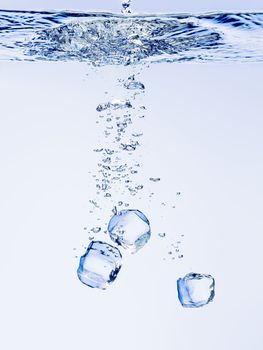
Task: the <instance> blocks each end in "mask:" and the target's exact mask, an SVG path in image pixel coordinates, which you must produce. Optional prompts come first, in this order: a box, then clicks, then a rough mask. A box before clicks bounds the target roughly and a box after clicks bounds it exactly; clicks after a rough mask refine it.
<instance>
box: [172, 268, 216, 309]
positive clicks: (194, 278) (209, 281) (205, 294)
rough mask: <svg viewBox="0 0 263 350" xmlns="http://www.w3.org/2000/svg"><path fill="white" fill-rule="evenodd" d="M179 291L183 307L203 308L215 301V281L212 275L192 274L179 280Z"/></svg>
mask: <svg viewBox="0 0 263 350" xmlns="http://www.w3.org/2000/svg"><path fill="white" fill-rule="evenodd" d="M177 290H178V298H179V300H180V302H181V304H182V306H183V307H188V308H197V307H201V306H204V305H207V304H208V303H210V302H211V301H212V300H213V299H214V296H215V280H214V278H213V277H212V276H210V275H205V274H200V273H193V272H191V273H189V274H187V275H186V276H185V277H183V278H179V279H178V281H177Z"/></svg>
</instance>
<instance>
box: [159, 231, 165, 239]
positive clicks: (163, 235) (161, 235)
mask: <svg viewBox="0 0 263 350" xmlns="http://www.w3.org/2000/svg"><path fill="white" fill-rule="evenodd" d="M158 236H159V237H161V238H164V237H165V236H166V233H165V232H161V233H158Z"/></svg>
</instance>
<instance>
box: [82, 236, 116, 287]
mask: <svg viewBox="0 0 263 350" xmlns="http://www.w3.org/2000/svg"><path fill="white" fill-rule="evenodd" d="M121 264H122V256H121V253H120V251H119V249H118V248H116V247H113V246H112V245H110V244H108V243H104V242H100V241H93V242H91V243H90V245H89V246H88V248H87V251H86V253H85V254H84V255H83V256H82V257H81V258H80V262H79V268H78V271H77V274H78V278H79V279H80V281H81V282H82V283H84V284H86V285H87V286H89V287H91V288H99V289H106V288H107V287H108V286H109V285H110V284H111V283H112V282H113V281H114V280H115V278H116V277H117V275H118V273H119V271H120V268H121Z"/></svg>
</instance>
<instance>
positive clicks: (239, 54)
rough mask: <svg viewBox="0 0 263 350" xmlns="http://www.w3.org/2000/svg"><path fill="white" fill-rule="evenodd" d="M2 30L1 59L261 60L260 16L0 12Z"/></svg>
mask: <svg viewBox="0 0 263 350" xmlns="http://www.w3.org/2000/svg"><path fill="white" fill-rule="evenodd" d="M125 3H127V2H125ZM125 6H126V5H125ZM127 8H128V7H127ZM0 30H1V32H0V33H1V34H0V59H2V60H3V59H7V60H33V61H35V60H50V61H60V60H61V61H70V60H76V61H85V62H87V63H90V64H92V65H96V66H100V65H107V64H121V65H129V64H134V63H138V62H140V61H149V62H181V61H187V62H192V61H204V62H207V61H225V60H229V61H240V62H242V61H252V62H257V61H262V60H263V35H262V34H263V14H262V13H214V14H204V15H198V16H194V15H173V14H169V15H141V16H138V15H136V16H135V15H129V16H127V15H116V14H109V13H70V12H23V11H21V12H12V11H0Z"/></svg>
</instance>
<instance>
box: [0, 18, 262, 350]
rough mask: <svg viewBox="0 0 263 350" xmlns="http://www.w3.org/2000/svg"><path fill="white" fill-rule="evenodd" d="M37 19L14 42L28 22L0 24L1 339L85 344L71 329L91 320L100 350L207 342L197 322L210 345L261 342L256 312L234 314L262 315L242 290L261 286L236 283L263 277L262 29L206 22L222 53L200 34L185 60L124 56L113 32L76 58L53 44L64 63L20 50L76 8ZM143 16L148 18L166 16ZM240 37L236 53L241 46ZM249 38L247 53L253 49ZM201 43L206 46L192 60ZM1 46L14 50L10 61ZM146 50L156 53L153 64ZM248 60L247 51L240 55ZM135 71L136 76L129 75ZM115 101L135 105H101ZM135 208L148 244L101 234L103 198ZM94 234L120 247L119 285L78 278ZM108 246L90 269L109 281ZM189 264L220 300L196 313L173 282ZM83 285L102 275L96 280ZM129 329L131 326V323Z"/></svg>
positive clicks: (105, 212)
mask: <svg viewBox="0 0 263 350" xmlns="http://www.w3.org/2000/svg"><path fill="white" fill-rule="evenodd" d="M13 14H14V13H13ZM13 14H12V16H13ZM9 15H10V13H9ZM73 15H74V14H73ZM10 16H11V15H10ZM19 16H21V14H20V15H19ZM52 16H53V17H55V16H54V14H52ZM100 16H101V17H102V15H100ZM107 16H108V17H106V19H109V18H115V19H116V16H115V15H107ZM129 16H130V15H129ZM40 17H41V16H40ZM43 17H44V15H43V16H42V19H41V20H40V22H41V23H40V24H39V26H40V29H39V32H38V33H36V26H35V23H36V22H37V20H38V18H39V16H38V14H32V16H31V21H28V28H30V26H31V27H32V37H31V39H30V40H29V41H30V44H29V45H27V40H26V41H25V42H24V41H23V40H22V41H21V42H22V45H21V44H20V43H19V41H20V39H19V36H20V35H21V37H22V38H25V36H24V34H23V32H24V30H27V29H26V28H24V29H22V28H20V27H19V26H20V21H21V18H19V20H18V21H17V27H19V28H20V29H14V27H13V29H12V30H11V32H12V31H13V32H12V33H11V32H10V33H9V34H10V36H9V38H10V40H7V37H6V33H4V32H3V31H2V32H1V33H2V34H1V43H2V44H4V45H5V44H7V45H9V47H6V48H5V49H4V50H2V51H1V59H3V61H2V62H1V67H2V69H1V86H0V90H1V97H2V99H1V115H2V118H1V128H0V131H1V138H0V142H1V145H2V146H1V151H2V153H3V157H1V159H2V172H1V177H3V180H2V181H1V184H2V185H3V191H2V190H1V198H2V200H3V206H2V209H1V212H2V216H1V232H3V233H4V234H3V235H2V239H3V241H2V244H1V247H2V252H1V259H2V261H1V264H0V266H1V276H2V293H3V298H2V300H3V301H4V303H3V306H2V308H1V310H2V316H3V319H4V322H3V327H4V330H3V336H2V339H1V342H4V345H3V346H2V348H4V349H6V348H9V347H10V348H12V349H16V348H19V347H21V348H26V349H30V350H31V349H36V348H38V346H39V339H42V342H43V344H42V346H43V348H48V347H50V344H49V343H50V339H51V340H52V344H56V345H57V347H58V348H60V347H63V348H65V349H67V348H69V349H72V348H76V347H83V344H84V342H85V341H86V338H85V337H83V336H80V335H82V334H87V331H88V333H89V334H92V336H90V337H89V339H88V342H89V346H90V347H91V348H95V349H97V348H99V349H104V348H109V346H110V345H109V339H112V338H113V337H112V335H113V334H116V329H118V331H117V334H118V341H117V342H116V341H115V342H114V347H115V348H116V350H120V349H121V348H122V347H123V344H125V347H126V348H127V350H133V349H135V348H136V347H138V343H140V346H141V347H142V348H148V347H150V348H152V349H162V348H163V344H164V343H165V349H166V350H174V349H177V348H178V349H182V350H189V349H192V348H195V349H202V348H203V347H204V329H205V330H206V333H205V344H214V345H213V346H214V347H215V348H216V350H217V349H228V348H229V347H230V348H238V349H240V350H246V349H247V348H248V347H249V346H250V347H252V348H255V349H257V347H258V344H260V343H261V340H260V339H261V338H260V335H261V330H260V325H261V323H260V322H254V325H253V327H246V324H245V323H244V319H242V317H240V312H241V313H242V315H246V319H250V320H252V319H253V320H259V319H260V315H261V313H258V311H259V310H258V305H256V306H255V305H254V304H253V303H247V302H246V301H247V300H253V297H254V295H253V293H254V290H253V289H252V288H251V286H250V285H249V284H245V283H244V271H246V272H247V275H249V276H250V279H251V280H257V278H258V276H259V275H260V266H259V264H258V261H257V260H258V257H259V256H260V254H261V252H260V247H261V246H262V240H261V235H260V232H262V230H260V227H261V226H262V218H261V217H262V213H261V203H260V198H262V195H261V194H262V190H261V189H262V181H261V179H262V176H263V174H262V165H261V158H262V155H261V153H262V152H261V150H262V132H261V130H262V118H261V115H260V113H259V111H260V110H261V109H262V107H261V95H262V91H261V90H262V87H261V82H262V79H263V76H262V64H258V62H259V61H261V58H260V55H259V53H260V50H261V49H260V45H261V44H260V43H261V41H260V38H259V40H258V41H257V40H255V39H256V35H258V34H259V33H260V31H261V29H260V27H259V26H257V27H255V28H254V29H252V25H250V27H245V26H244V25H243V26H240V27H239V28H238V27H234V26H233V25H232V24H231V23H230V24H228V23H227V22H226V23H223V24H222V23H220V25H218V23H217V22H216V20H215V18H214V19H213V20H211V19H207V21H205V22H206V23H212V24H213V28H217V25H218V28H219V27H222V33H221V36H222V38H221V39H222V42H223V45H221V46H219V47H218V48H217V50H218V51H217V53H218V56H215V53H216V51H215V48H213V47H212V48H211V49H208V47H207V46H205V45H204V46H203V47H202V45H201V44H200V46H199V47H198V48H196V49H193V48H191V47H190V49H189V51H181V57H183V58H184V60H183V62H185V63H183V64H176V63H177V62H181V61H180V59H177V58H178V57H179V55H176V54H175V55H174V54H171V55H168V59H166V56H165V51H164V52H163V53H164V55H163V53H162V52H161V59H160V60H159V58H160V57H159V58H158V57H157V56H148V57H145V58H142V59H140V60H137V59H136V55H135V54H134V52H132V53H131V54H132V55H131V60H130V61H129V60H125V62H124V65H122V64H119V62H123V61H122V57H120V56H121V55H120V53H119V51H120V50H122V49H123V47H121V46H120V50H119V46H117V45H116V52H112V53H110V54H109V55H108V56H107V57H106V53H103V52H99V53H98V55H97V53H96V51H95V50H94V52H95V57H99V58H98V59H97V60H96V59H94V57H91V58H89V57H88V58H85V57H86V56H87V55H86V53H85V52H84V53H83V52H82V51H80V52H78V50H77V48H76V49H74V50H75V51H74V50H72V51H71V48H70V51H69V53H70V54H71V53H72V55H71V56H70V55H68V56H67V54H66V53H65V52H63V50H62V51H61V52H60V53H61V57H62V58H61V60H60V58H59V59H58V60H57V61H56V55H57V56H59V54H58V53H57V52H56V51H52V50H51V51H50V53H49V52H48V51H46V52H45V57H44V59H42V58H41V56H40V57H39V58H37V56H34V53H33V52H31V53H29V52H28V51H27V50H30V49H31V48H32V46H33V48H34V49H35V50H36V45H37V43H36V39H33V38H38V37H39V36H41V35H42V34H43V33H41V31H42V29H41V27H43V25H44V27H46V29H48V28H49V29H50V30H51V29H52V27H53V26H54V27H55V26H59V25H60V23H59V22H61V21H64V19H67V18H68V19H69V17H67V15H66V16H64V18H60V19H59V21H58V23H55V22H54V23H50V24H48V25H47V26H46V24H47V23H49V19H50V16H49V15H48V14H47V15H46V19H44V18H43ZM58 17H59V16H58ZM88 17H89V16H88ZM117 17H118V18H119V16H117ZM130 17H131V18H133V16H132V15H131V16H130ZM138 17H140V19H142V18H144V17H147V18H148V19H149V16H138ZM152 17H153V18H155V20H153V24H154V23H155V21H156V18H159V17H160V18H161V19H162V20H163V19H164V17H163V16H152ZM167 17H169V18H170V17H173V16H172V15H171V16H170V15H168V16H167ZM177 17H178V16H177ZM191 17H193V16H191V15H190V16H188V17H187V16H186V18H188V19H189V18H191ZM237 17H238V16H237ZM78 18H80V17H76V21H77V20H78ZM196 18H198V16H197V17H193V21H194V20H195V19H196ZM71 19H73V17H71ZM121 19H122V16H121ZM243 19H244V16H243ZM95 20H97V17H96V18H95ZM129 20H130V18H129ZM199 20H200V19H198V21H199ZM80 21H84V22H85V18H82V19H80ZM180 21H181V20H180ZM220 21H221V22H222V19H220ZM69 22H70V19H69ZM69 22H67V23H69ZM200 22H202V20H200ZM243 22H245V21H243ZM248 22H249V21H248ZM67 23H65V22H64V23H63V25H66V24H67ZM154 25H155V24H154ZM47 27H48V28H47ZM257 28H258V29H257ZM213 30H214V29H213ZM20 33H21V34H20ZM231 33H232V34H233V33H234V34H235V35H236V42H237V43H238V45H237V49H236V52H235V54H234V53H233V52H232V49H233V46H232V47H231V46H230V47H228V46H227V45H226V44H225V43H226V42H232V43H233V41H231V40H232V38H231V35H232V34H231ZM257 33H258V34H257ZM75 34H76V33H74V36H75ZM230 34H231V35H230ZM153 35H154V34H153ZM228 35H230V36H228ZM175 36H176V35H175ZM190 37H191V35H190ZM193 37H194V35H193ZM245 38H247V46H246V47H245V45H244V50H243V49H242V45H239V44H240V40H241V41H242V40H243V41H244V42H245ZM250 39H251V43H253V45H252V44H250ZM54 40H55V39H54ZM114 40H115V39H114ZM136 40H137V39H136V38H135V39H134V40H133V41H134V42H133V45H138V42H137V44H136ZM15 41H17V44H16V43H15ZM32 42H33V43H34V44H32ZM54 42H55V41H54ZM73 42H74V40H73ZM2 44H1V45H2ZM188 44H189V43H188ZM23 45H24V46H23ZM41 45H42V44H41ZM41 45H40V46H41ZM54 45H55V44H54ZM110 45H112V44H111V43H110ZM44 46H45V42H43V45H42V46H41V49H40V50H39V52H41V50H43V47H44ZM249 46H251V47H252V46H253V47H252V53H253V55H252V56H250V57H246V54H247V52H248V51H249ZM110 47H112V46H110ZM134 47H135V46H134ZM2 48H3V45H2ZM105 48H106V46H105ZM24 49H25V51H24ZM118 50H119V51H118ZM195 50H196V51H195ZM84 51H85V50H84ZM124 51H125V50H124ZM125 52H127V51H125ZM195 52H199V54H200V56H199V57H196V58H194V59H193V60H192V61H191V60H187V59H185V58H187V56H188V54H189V55H193V53H195ZM255 52H257V55H254V53H255ZM146 53H147V52H146ZM226 53H231V55H230V56H227V55H226ZM232 53H233V55H232ZM147 54H148V53H147ZM85 55H86V56H85ZM224 55H225V59H224V58H223V57H224ZM128 56H129V54H128ZM137 57H138V56H137ZM206 57H210V59H209V60H207V59H206ZM217 57H218V58H220V59H219V60H217ZM133 58H134V61H133ZM171 58H172V60H170V59H171ZM9 59H16V60H21V61H22V62H4V60H6V61H7V60H9ZM28 60H29V61H30V62H24V61H28ZM62 60H64V61H65V62H62ZM107 60H108V61H109V62H113V63H114V65H115V66H108V65H107ZM173 60H174V61H173ZM31 61H32V62H31ZM51 61H52V62H51ZM69 61H71V62H69ZM81 61H83V62H81ZM170 61H173V62H175V64H171V63H170ZM151 62H158V64H151V65H150V66H149V68H147V66H148V63H151ZM201 62H202V63H203V64H200V63H201ZM207 62H209V64H206V63H207ZM233 62H234V63H233ZM252 62H256V64H254V63H253V64H245V63H252ZM126 63H129V64H126ZM132 63H136V64H132ZM192 63H194V64H192ZM236 63H242V64H236ZM93 65H95V66H96V67H95V68H94V67H93ZM102 66H103V67H102ZM87 74H88V75H87ZM134 80H135V81H136V82H139V83H141V84H143V85H144V89H142V88H141V87H142V86H141V85H140V84H138V85H136V84H133V83H132V84H130V83H131V82H133V81H134ZM128 87H130V88H128ZM131 87H132V88H131ZM134 87H137V88H136V89H134ZM138 93H139V94H138ZM116 100H117V101H129V102H130V103H131V105H132V107H131V108H126V107H124V108H116V109H115V108H114V107H110V108H106V109H105V110H103V111H101V112H99V111H96V108H97V106H98V105H100V104H105V103H106V104H107V103H108V102H110V103H113V105H115V102H116ZM143 107H144V108H143ZM128 114H130V116H129V115H128ZM142 117H143V118H142ZM117 118H119V119H117ZM117 123H118V124H119V125H117ZM118 129H120V130H119V131H118ZM119 133H120V134H121V135H118V134H119ZM119 139H120V140H119ZM131 140H132V141H131ZM114 141H115V143H113V142H114ZM136 141H138V143H139V145H138V144H136ZM125 145H127V146H126V147H125ZM128 146H131V147H128ZM125 148H126V149H125ZM93 150H94V151H93ZM109 158H110V159H109ZM119 158H121V159H119ZM99 164H101V165H99ZM108 167H110V169H109V168H108ZM100 170H101V172H100ZM89 172H90V173H89ZM94 176H96V177H94ZM122 176H123V177H122ZM152 179H160V181H154V180H152ZM97 180H98V181H97ZM126 181H129V182H126ZM130 181H132V183H131V182H130ZM96 185H99V187H96ZM126 186H127V187H126ZM142 186H143V188H141V187H142ZM109 187H111V188H109ZM97 192H98V194H97ZM104 196H105V197H104ZM115 207H116V208H115ZM128 208H136V209H139V210H140V211H141V212H143V213H145V214H146V215H147V218H148V220H149V222H150V225H151V238H150V241H149V242H148V243H147V244H146V245H145V246H144V248H142V249H141V250H140V251H139V252H138V253H137V254H133V255H129V254H127V250H125V249H124V248H123V247H122V246H117V245H116V244H115V243H113V241H111V238H110V236H109V233H108V232H106V233H105V231H106V228H107V225H108V223H109V221H110V219H111V217H112V215H113V213H112V210H114V213H119V212H120V211H121V210H123V209H128ZM90 211H91V212H90ZM114 215H115V214H114ZM40 223H41V224H40ZM83 227H86V228H87V229H86V230H83ZM158 233H159V234H161V235H158ZM164 233H165V236H164V237H163V235H164ZM181 235H182V237H181ZM259 237H260V238H259ZM89 240H92V241H95V242H98V241H100V242H102V244H105V242H109V243H110V245H112V246H115V248H116V247H117V248H118V249H119V250H120V252H121V254H122V255H123V267H122V272H121V273H120V274H118V276H117V278H116V279H115V281H114V282H113V283H112V284H111V287H113V288H110V287H109V288H108V283H107V282H105V285H106V286H107V293H106V294H105V293H100V290H98V289H97V290H93V289H92V288H89V287H86V286H84V284H82V283H81V282H79V280H78V278H77V276H76V268H77V265H78V260H77V259H75V256H76V257H78V259H79V257H80V256H82V255H84V254H85V252H86V249H87V248H86V246H87V245H88V244H89V243H90V241H89ZM179 241H181V243H177V242H179ZM237 242H238V249H237ZM72 247H77V248H76V250H73V249H72ZM97 252H98V251H97ZM222 252H223V253H224V254H223V255H222ZM182 255H183V258H181V256H182ZM47 257H48V258H47ZM102 257H103V258H104V255H102V256H101V254H100V252H98V262H99V263H98V264H97V263H96V264H95V267H96V269H97V268H98V275H99V276H101V275H102V276H104V273H105V271H107V273H106V276H105V280H106V279H107V281H108V278H109V277H108V274H109V273H110V271H111V269H110V268H109V269H105V270H104V268H102V267H103V266H107V262H105V265H103V264H101V258H102ZM244 257H246V259H244ZM114 259H115V257H113V260H114ZM32 261H35V262H36V263H35V264H32ZM96 261H97V260H96ZM18 265H19V270H20V271H23V273H18V274H16V276H15V278H14V275H13V274H12V273H10V271H17V266H18ZM99 267H100V268H101V269H99ZM113 267H114V264H113ZM197 267H198V269H197ZM101 270H102V271H101ZM188 271H201V272H203V271H207V273H210V274H211V275H212V276H213V277H215V278H216V281H217V291H216V293H217V295H216V298H214V302H213V303H209V304H208V306H206V307H201V308H199V309H198V310H194V309H191V310H187V309H185V308H183V307H181V305H180V301H179V300H178V299H177V296H176V280H177V279H178V278H179V277H181V276H182V277H183V276H184V274H185V273H186V272H188ZM233 276H235V290H236V291H238V293H235V304H236V305H237V309H238V310H236V311H237V312H232V313H231V312H230V313H229V310H232V309H233V298H229V290H228V288H226V287H227V286H229V285H231V281H233ZM102 280H104V277H103V278H102ZM99 281H100V279H99ZM88 283H92V285H93V284H94V283H95V284H97V285H98V286H101V284H100V282H98V281H97V280H96V281H94V280H92V282H88ZM102 285H104V282H103V283H102ZM17 286H19V293H17ZM208 287H209V286H208ZM208 289H209V288H208ZM257 289H258V290H259V289H260V285H259V286H258V288H257ZM39 300H41V302H39ZM43 300H44V302H42V301H43ZM195 300H199V299H197V298H196V299H195ZM202 300H203V299H202ZM204 300H205V299H204ZM120 301H121V302H120ZM199 301H200V300H199ZM240 305H241V306H242V307H241V308H240ZM138 310H139V313H140V317H139V318H138ZM188 311H189V312H188ZM196 311H197V312H196ZM239 311H240V312H239ZM186 313H187V315H186ZM226 314H228V315H229V317H227V318H226V317H225V315H226ZM50 315H52V317H50ZM65 315H67V317H65ZM185 317H187V322H184V318H185ZM120 320H121V322H120ZM211 320H212V322H211ZM192 321H194V327H191V335H192V336H191V337H189V324H191V322H192ZM233 324H234V325H235V327H233ZM116 325H117V326H116ZM243 327H245V329H244V332H243V331H240V330H243ZM5 328H7V330H6V329H5ZM131 329H133V330H134V331H135V332H136V335H137V336H136V337H131V336H130V330H131ZM28 330H30V332H28ZM219 330H220V336H218V332H219ZM13 334H16V335H17V337H13ZM149 334H151V336H150V337H149ZM175 334H176V336H175ZM5 339H6V343H5ZM17 339H18V340H19V344H18V343H17V341H18V340H17ZM127 339H129V341H128V342H127ZM215 339H217V341H216V342H214V340H215ZM111 343H113V342H111Z"/></svg>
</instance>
